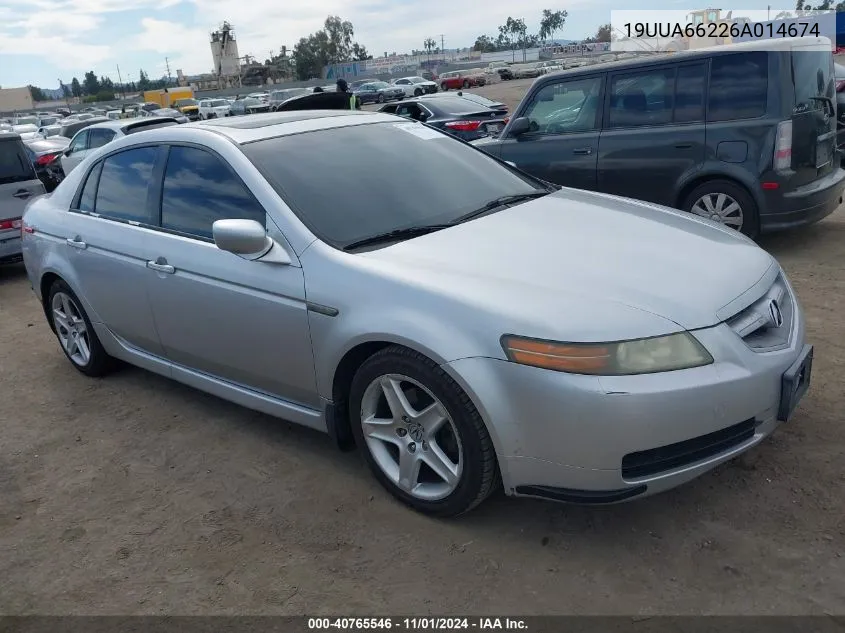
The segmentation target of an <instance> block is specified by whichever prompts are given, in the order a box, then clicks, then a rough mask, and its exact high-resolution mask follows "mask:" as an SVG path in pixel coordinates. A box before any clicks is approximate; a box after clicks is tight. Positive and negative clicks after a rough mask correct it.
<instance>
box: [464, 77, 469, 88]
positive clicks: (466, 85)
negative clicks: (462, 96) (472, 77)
mask: <svg viewBox="0 0 845 633" xmlns="http://www.w3.org/2000/svg"><path fill="white" fill-rule="evenodd" d="M463 87H464V90H466V89H467V88H469V81H467V80H466V79H464V83H463Z"/></svg>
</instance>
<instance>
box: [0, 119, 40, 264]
mask: <svg viewBox="0 0 845 633" xmlns="http://www.w3.org/2000/svg"><path fill="white" fill-rule="evenodd" d="M44 192H45V190H44V185H43V184H42V182H41V181H40V180H38V176H37V174H36V173H35V168H34V167H33V165H32V162H31V161H30V160H29V156H27V153H26V148H25V147H24V142H23V140H21V137H20V135H19V134H15V133H14V132H0V264H9V263H13V262H19V261H20V260H21V216H22V215H23V210H24V208H25V207H26V205H27V204H28V203H29V202H30V200H32V199H33V198H34V197H35V196H39V195H41V194H42V193H44Z"/></svg>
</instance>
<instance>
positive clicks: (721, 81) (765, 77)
mask: <svg viewBox="0 0 845 633" xmlns="http://www.w3.org/2000/svg"><path fill="white" fill-rule="evenodd" d="M768 89H769V59H768V55H767V53H766V52H764V51H753V52H749V53H733V54H730V55H716V56H715V57H713V59H712V60H711V61H710V96H709V104H708V110H707V120H708V121H731V120H734V119H754V118H756V117H760V116H763V115H764V114H765V113H766V101H767V99H766V96H767V92H768Z"/></svg>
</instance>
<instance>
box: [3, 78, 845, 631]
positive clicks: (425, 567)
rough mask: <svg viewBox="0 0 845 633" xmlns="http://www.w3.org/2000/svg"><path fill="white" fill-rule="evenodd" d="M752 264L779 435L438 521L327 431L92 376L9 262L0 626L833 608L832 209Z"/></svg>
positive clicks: (841, 266) (840, 282) (843, 262)
mask: <svg viewBox="0 0 845 633" xmlns="http://www.w3.org/2000/svg"><path fill="white" fill-rule="evenodd" d="M519 83H521V84H522V86H520V85H519V84H518V83H517V82H513V83H506V84H503V85H501V86H493V87H488V88H486V89H483V92H485V93H487V94H488V95H492V96H495V97H497V98H499V99H502V100H505V101H508V102H510V103H511V104H512V105H513V104H514V103H515V100H516V99H518V96H519V93H520V92H521V90H524V83H523V82H519ZM763 246H765V247H766V248H767V249H769V250H770V251H771V252H772V253H774V254H775V255H776V256H777V257H778V259H779V260H780V261H781V262H782V264H783V265H784V267H785V268H786V270H787V272H788V273H789V275H790V276H791V279H792V281H793V283H794V285H795V286H796V288H797V291H798V294H799V295H800V298H801V300H802V302H803V305H804V308H805V311H806V314H807V319H808V330H809V331H808V335H809V339H810V341H811V342H812V343H813V344H814V345H815V346H816V361H815V366H814V375H813V379H814V383H813V385H812V387H811V390H810V393H809V394H808V396H807V397H806V398H805V400H804V401H803V403H802V405H801V406H800V408H799V410H798V412H797V414H796V416H795V417H794V419H793V420H791V421H790V422H789V423H788V424H786V425H784V426H783V427H782V428H781V429H780V430H779V431H778V432H777V433H775V434H774V435H773V436H772V437H771V438H770V439H769V440H768V441H766V442H764V443H763V444H762V445H761V446H759V447H757V448H755V449H754V450H752V451H751V452H750V453H748V454H746V455H745V456H743V457H742V458H740V459H738V460H735V461H733V462H731V463H729V464H726V465H724V466H722V467H721V468H719V469H717V470H716V471H714V472H712V473H710V474H708V475H705V476H704V477H701V478H700V479H698V480H696V481H695V482H693V483H691V484H688V485H686V486H683V487H682V488H680V489H676V490H673V491H671V492H668V493H665V494H662V495H659V496H656V497H653V498H650V499H645V500H642V501H638V502H633V503H628V504H623V505H618V506H613V507H601V508H584V507H573V506H563V505H555V504H551V503H545V502H539V501H529V500H515V499H508V498H505V497H504V496H503V495H501V494H500V495H498V496H495V497H493V498H491V499H490V500H489V501H488V502H487V503H485V504H483V505H482V506H481V507H480V508H478V509H477V510H476V511H474V512H472V513H471V514H470V515H468V516H466V517H464V518H461V519H458V520H450V521H439V520H432V519H428V518H425V517H423V516H420V515H418V514H415V513H414V512H412V511H410V510H408V509H406V508H405V507H403V506H401V505H399V504H398V503H396V502H394V501H393V500H392V498H391V497H390V496H389V495H388V494H387V493H386V492H385V491H383V490H382V489H381V488H379V486H378V485H377V484H376V483H375V481H374V479H373V478H372V477H371V476H370V475H369V473H368V472H367V471H366V469H365V467H364V465H363V462H362V461H361V459H360V458H359V457H358V455H357V454H354V453H352V454H341V453H338V452H336V451H335V449H333V448H332V446H331V444H330V442H329V440H328V438H327V437H325V436H323V435H320V434H318V433H315V432H312V431H309V430H307V429H304V428H300V427H296V426H293V425H291V424H288V423H286V422H282V421H279V420H276V419H272V418H269V417H267V416H264V415H260V414H256V413H253V412H251V411H247V410H244V409H241V408H238V407H237V406H234V405H230V404H228V403H226V402H223V401H220V400H217V399H215V398H213V397H211V396H207V395H205V394H202V393H200V392H197V391H194V390H191V389H189V388H186V387H183V386H181V385H179V384H176V383H174V382H169V381H167V380H165V379H163V378H159V377H157V376H154V375H152V374H149V373H146V372H144V371H141V370H137V369H133V368H126V369H124V370H122V371H120V372H118V373H117V374H115V375H113V376H110V377H108V378H107V379H103V380H93V379H89V378H85V377H84V376H82V375H81V374H79V373H77V372H76V371H74V370H73V369H72V368H71V366H70V365H69V363H68V361H67V360H66V359H65V358H64V356H63V355H62V353H61V351H60V350H59V347H58V344H57V342H56V341H55V339H54V337H53V336H52V334H51V332H50V330H49V328H48V326H47V324H46V323H45V320H44V315H43V313H42V312H41V310H40V308H39V306H38V304H37V302H36V300H35V298H34V296H33V295H32V293H31V291H30V289H29V286H28V283H27V281H26V278H25V275H24V271H23V268H22V266H19V265H18V266H9V267H4V268H0V324H2V328H0V368H2V371H0V393H2V394H3V397H2V408H0V419H1V420H2V424H1V425H0V613H2V614H35V613H37V614H164V613H167V614H224V613H225V614H303V613H305V614H309V615H317V614H329V613H334V614H342V615H348V614H359V615H374V614H376V613H379V614H400V613H401V614H425V613H434V614H457V613H472V614H587V613H593V614H628V615H639V614H641V615H651V614H664V613H671V614H680V613H689V614H699V613H708V614H715V613H720V614H752V613H753V614H806V613H825V612H826V613H836V614H843V613H845V558H843V555H845V492H843V490H845V474H843V472H845V471H843V454H845V450H844V448H845V425H843V413H842V412H843V409H844V408H845V388H843V384H845V361H843V358H845V316H843V315H845V211H843V210H842V209H840V210H839V211H838V212H837V213H836V214H834V215H833V216H831V217H830V218H828V219H826V220H825V221H823V222H821V223H819V224H817V225H815V226H813V227H810V228H808V229H806V230H802V231H798V232H793V233H790V234H784V235H778V236H774V237H771V238H768V239H765V240H764V242H763Z"/></svg>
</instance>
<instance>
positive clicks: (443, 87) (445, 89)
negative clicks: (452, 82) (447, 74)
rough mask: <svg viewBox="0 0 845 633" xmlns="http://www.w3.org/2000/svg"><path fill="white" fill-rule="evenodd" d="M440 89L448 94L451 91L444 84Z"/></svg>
mask: <svg viewBox="0 0 845 633" xmlns="http://www.w3.org/2000/svg"><path fill="white" fill-rule="evenodd" d="M440 89H441V90H442V91H443V92H447V91H448V90H449V86H447V85H446V84H445V83H442V84H440Z"/></svg>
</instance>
